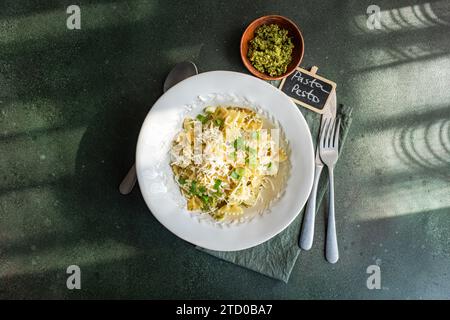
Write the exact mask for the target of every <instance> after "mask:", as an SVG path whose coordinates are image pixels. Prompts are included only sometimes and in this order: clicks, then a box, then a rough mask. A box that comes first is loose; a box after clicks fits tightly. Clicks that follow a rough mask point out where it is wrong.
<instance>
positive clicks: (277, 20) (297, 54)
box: [241, 15, 305, 80]
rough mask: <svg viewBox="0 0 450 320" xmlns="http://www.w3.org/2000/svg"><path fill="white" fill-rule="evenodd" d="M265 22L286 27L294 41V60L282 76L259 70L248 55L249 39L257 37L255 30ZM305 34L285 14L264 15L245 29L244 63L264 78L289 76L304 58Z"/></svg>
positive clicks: (242, 48)
mask: <svg viewBox="0 0 450 320" xmlns="http://www.w3.org/2000/svg"><path fill="white" fill-rule="evenodd" d="M264 24H277V25H279V26H280V27H281V28H282V29H286V30H287V31H288V35H289V37H291V38H292V43H293V44H294V49H293V50H292V61H291V63H290V64H289V65H288V67H287V70H286V73H284V74H282V75H281V76H277V77H271V76H269V75H267V74H265V73H262V72H259V71H258V70H256V69H255V67H253V65H252V63H251V62H250V60H249V59H248V57H247V53H248V44H249V41H250V40H252V39H253V38H254V37H255V30H256V29H257V28H258V27H259V26H261V25H264ZM304 47H305V46H304V42H303V36H302V33H301V32H300V29H299V28H298V27H297V26H296V25H295V23H294V22H292V21H291V20H289V19H288V18H285V17H283V16H275V15H272V16H264V17H261V18H258V19H256V20H255V21H253V22H252V23H250V25H249V26H248V27H247V29H245V31H244V34H243V35H242V38H241V59H242V62H244V65H245V66H246V67H247V69H248V71H250V72H251V73H252V74H253V75H254V76H257V77H258V78H261V79H264V80H279V79H283V78H285V77H287V76H289V75H290V74H291V73H292V72H294V70H295V68H297V66H298V65H299V64H300V62H301V61H302V59H303V53H304V52H305V49H304Z"/></svg>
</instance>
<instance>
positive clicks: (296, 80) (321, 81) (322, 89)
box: [280, 67, 336, 113]
mask: <svg viewBox="0 0 450 320" xmlns="http://www.w3.org/2000/svg"><path fill="white" fill-rule="evenodd" d="M316 71H317V67H312V68H311V71H307V70H304V69H302V68H300V67H298V68H297V69H295V71H294V72H293V73H292V74H291V75H290V76H288V77H286V78H284V79H283V81H281V84H280V90H281V91H283V92H284V93H285V94H287V95H288V96H289V97H290V98H291V99H292V100H294V102H295V103H297V104H299V105H302V106H304V107H306V108H308V109H311V110H313V111H315V112H318V113H322V112H323V109H324V107H325V106H326V104H327V101H328V98H329V97H330V94H331V92H332V91H333V90H336V83H334V82H332V81H330V80H327V79H325V78H322V77H320V76H318V75H317V74H316Z"/></svg>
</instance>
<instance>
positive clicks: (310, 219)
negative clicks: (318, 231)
mask: <svg viewBox="0 0 450 320" xmlns="http://www.w3.org/2000/svg"><path fill="white" fill-rule="evenodd" d="M322 169H323V165H316V168H315V170H314V171H315V173H314V183H313V187H312V190H311V194H310V195H309V198H308V203H307V204H306V210H305V215H304V218H303V224H302V233H301V235H300V248H302V249H303V250H309V249H311V247H312V243H313V239H314V223H315V219H316V196H317V186H318V185H319V178H320V174H321V173H322Z"/></svg>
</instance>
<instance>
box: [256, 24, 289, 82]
mask: <svg viewBox="0 0 450 320" xmlns="http://www.w3.org/2000/svg"><path fill="white" fill-rule="evenodd" d="M293 49H294V44H293V43H292V40H291V38H290V37H288V31H287V30H285V29H281V28H280V27H279V26H278V25H276V24H271V25H262V26H260V27H259V28H258V29H256V31H255V38H253V39H252V40H250V43H249V49H248V54H247V56H248V58H249V60H250V62H251V64H252V65H253V66H254V67H255V68H256V69H257V70H258V71H260V72H262V73H265V74H267V75H269V76H271V77H274V76H280V75H282V74H284V73H286V70H287V66H288V65H289V63H290V62H291V61H292V50H293Z"/></svg>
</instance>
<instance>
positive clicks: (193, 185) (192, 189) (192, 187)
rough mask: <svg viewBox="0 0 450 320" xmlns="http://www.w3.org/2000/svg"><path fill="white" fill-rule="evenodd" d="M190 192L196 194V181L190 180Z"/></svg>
mask: <svg viewBox="0 0 450 320" xmlns="http://www.w3.org/2000/svg"><path fill="white" fill-rule="evenodd" d="M189 192H190V193H192V194H194V195H195V194H197V181H192V183H191V189H190V190H189Z"/></svg>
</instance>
